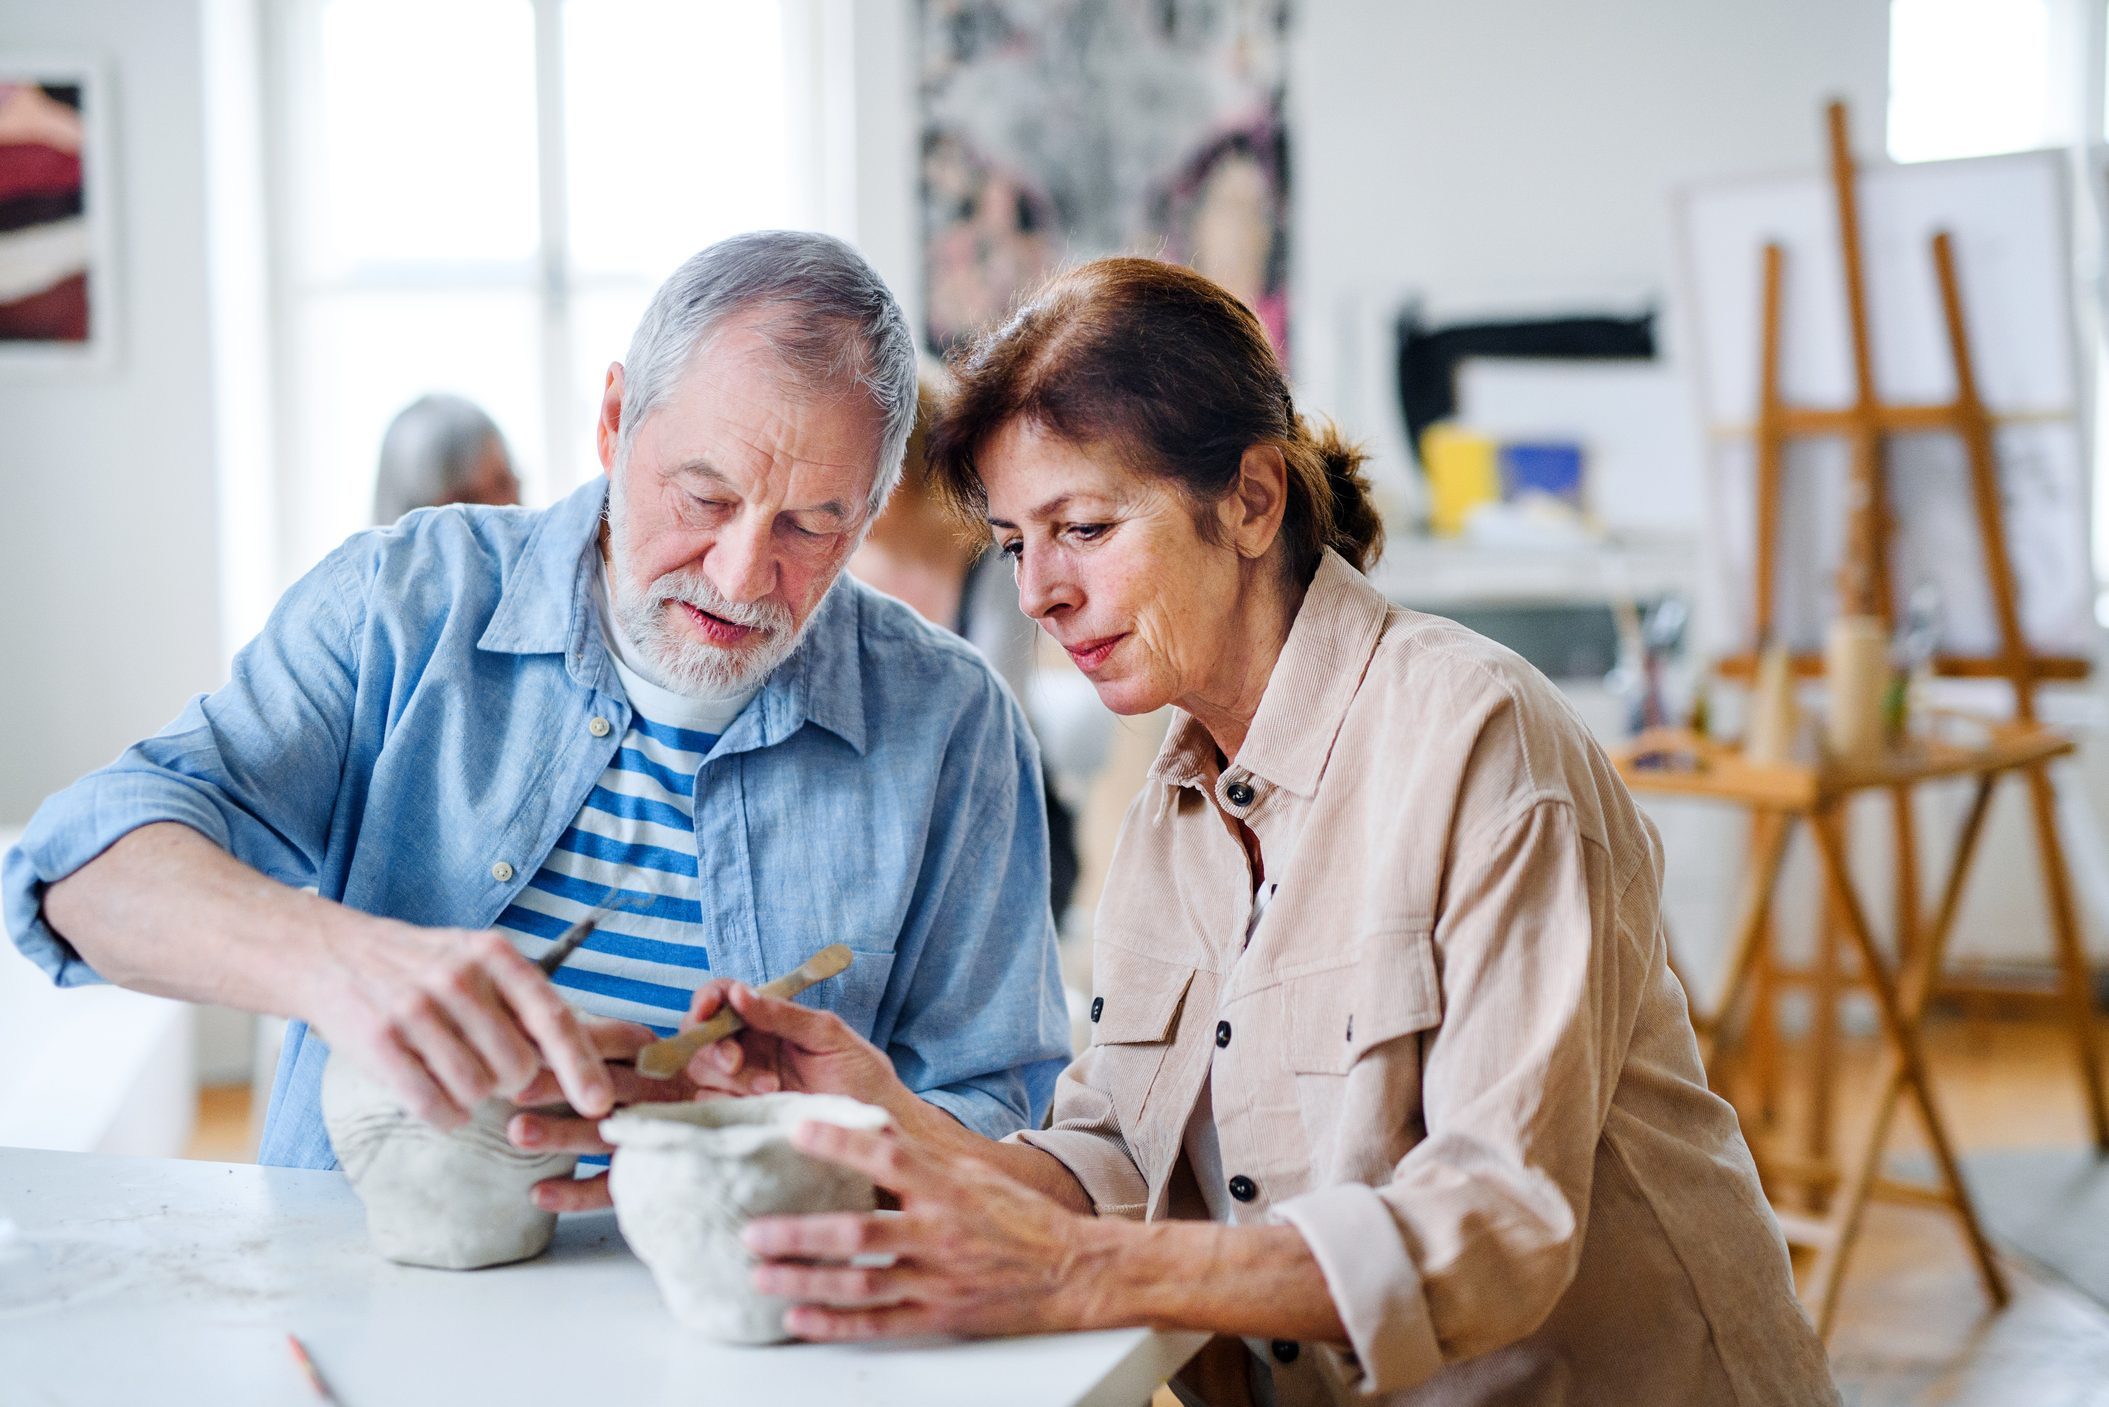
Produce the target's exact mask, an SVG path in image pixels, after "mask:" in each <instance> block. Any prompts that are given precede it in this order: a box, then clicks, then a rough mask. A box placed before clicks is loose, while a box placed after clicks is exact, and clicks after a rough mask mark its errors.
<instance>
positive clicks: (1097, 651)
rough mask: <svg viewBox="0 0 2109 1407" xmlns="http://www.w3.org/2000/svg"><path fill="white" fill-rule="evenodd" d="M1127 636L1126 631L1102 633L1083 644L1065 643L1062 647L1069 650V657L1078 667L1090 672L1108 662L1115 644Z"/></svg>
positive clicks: (1087, 672)
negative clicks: (1113, 633) (1109, 633)
mask: <svg viewBox="0 0 2109 1407" xmlns="http://www.w3.org/2000/svg"><path fill="white" fill-rule="evenodd" d="M1127 638H1128V637H1127V633H1126V632H1125V631H1124V632H1122V633H1121V634H1119V635H1102V636H1100V637H1099V638H1098V639H1096V640H1086V641H1085V642H1084V643H1083V644H1081V645H1064V646H1063V647H1062V648H1063V649H1065V650H1067V651H1069V658H1071V659H1073V660H1075V661H1076V667H1077V668H1078V669H1081V670H1083V671H1084V673H1086V674H1089V673H1091V672H1092V671H1093V670H1095V669H1097V668H1098V667H1099V666H1100V665H1102V664H1104V663H1105V662H1106V657H1107V656H1109V655H1111V654H1112V653H1113V647H1114V646H1116V645H1118V644H1119V643H1120V642H1121V641H1123V640H1125V639H1127Z"/></svg>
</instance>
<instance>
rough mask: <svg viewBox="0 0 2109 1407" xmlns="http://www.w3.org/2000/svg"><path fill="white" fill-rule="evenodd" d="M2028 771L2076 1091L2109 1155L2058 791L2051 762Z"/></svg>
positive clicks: (2108, 1120) (2107, 1114) (2108, 1121)
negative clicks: (2075, 1063) (2082, 1097)
mask: <svg viewBox="0 0 2109 1407" xmlns="http://www.w3.org/2000/svg"><path fill="white" fill-rule="evenodd" d="M2027 771H2028V792H2029V801H2030V803H2031V810H2032V811H2033V813H2034V815H2035V820H2036V851H2037V854H2038V857H2039V858H2040V859H2041V860H2042V862H2043V898H2044V901H2045V903H2047V904H2048V905H2049V906H2050V928H2051V936H2052V937H2053V938H2054V939H2055V940H2056V942H2057V946H2058V965H2059V967H2060V968H2061V969H2062V970H2063V974H2064V983H2063V985H2064V988H2065V1010H2066V1017H2067V1020H2068V1021H2069V1022H2070V1023H2071V1025H2072V1035H2073V1045H2074V1048H2075V1051H2076V1053H2077V1054H2078V1056H2079V1061H2080V1087H2081V1089H2082V1091H2083V1092H2084V1094H2085V1097H2086V1100H2087V1117H2088V1119H2089V1121H2090V1122H2091V1124H2092V1126H2093V1129H2094V1145H2095V1147H2096V1148H2098V1149H2101V1150H2103V1151H2105V1152H2109V1110H2105V1109H2104V1105H2103V1092H2102V1054H2101V1047H2100V1044H2099V1042H2098V1041H2097V1039H2096V1033H2095V1027H2094V992H2093V982H2092V980H2091V979H2090V977H2089V975H2088V972H2087V953H2086V950H2085V949H2084V947H2083V946H2082V945H2081V942H2080V926H2079V921H2078V919H2077V918H2076V917H2075V916H2074V914H2073V907H2072V877H2071V875H2070V874H2069V873H2068V872H2067V870H2066V868H2065V846H2064V843H2063V842H2062V841H2061V840H2060V839H2059V838H2058V801H2057V793H2056V790H2055V789H2054V787H2053V785H2052V783H2051V779H2050V764H2049V763H2047V762H2039V763H2037V764H2036V765H2035V766H2033V767H2030V768H2028V769H2027Z"/></svg>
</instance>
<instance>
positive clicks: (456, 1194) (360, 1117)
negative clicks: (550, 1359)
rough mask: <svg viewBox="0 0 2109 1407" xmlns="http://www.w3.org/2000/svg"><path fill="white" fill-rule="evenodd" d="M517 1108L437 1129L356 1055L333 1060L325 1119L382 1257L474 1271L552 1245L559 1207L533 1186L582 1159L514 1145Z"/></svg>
mask: <svg viewBox="0 0 2109 1407" xmlns="http://www.w3.org/2000/svg"><path fill="white" fill-rule="evenodd" d="M515 1109H516V1106H515V1105H513V1104H511V1103H508V1102H507V1101H505V1100H503V1099H487V1100H485V1101H484V1102H483V1103H481V1104H479V1105H477V1106H476V1109H475V1111H474V1112H473V1113H472V1114H471V1115H470V1117H469V1122H467V1123H466V1124H463V1125H462V1126H461V1127H460V1128H458V1129H454V1130H451V1131H448V1130H444V1129H439V1128H436V1127H434V1126H433V1125H431V1124H428V1123H426V1122H425V1121H424V1120H423V1119H420V1118H418V1117H417V1115H415V1114H413V1113H411V1112H410V1111H409V1110H407V1109H405V1108H404V1107H403V1106H402V1104H401V1103H400V1102H399V1101H398V1100H397V1099H396V1097H395V1095H394V1094H393V1093H392V1092H391V1091H390V1090H389V1089H388V1088H387V1087H386V1086H385V1085H383V1084H381V1082H380V1081H378V1080H376V1079H374V1078H373V1077H372V1076H370V1075H368V1074H367V1073H366V1072H365V1071H363V1070H361V1069H360V1068H359V1067H358V1066H356V1065H354V1064H352V1062H350V1061H349V1060H343V1059H340V1058H338V1057H337V1056H335V1055H332V1056H331V1057H330V1061H329V1064H328V1065H327V1066H325V1067H324V1068H323V1072H322V1120H323V1123H324V1125H325V1126H326V1127H327V1128H328V1129H329V1135H330V1143H331V1145H332V1146H333V1147H334V1148H335V1149H336V1150H337V1162H338V1164H339V1165H340V1166H342V1167H343V1169H344V1174H345V1176H346V1177H348V1178H350V1179H351V1185H352V1188H353V1189H354V1190H355V1191H357V1192H358V1194H359V1200H360V1201H362V1202H364V1203H365V1204H366V1230H367V1232H368V1234H369V1235H371V1236H372V1237H373V1242H374V1246H375V1247H376V1248H377V1249H378V1250H379V1251H380V1252H381V1254H382V1255H384V1256H386V1257H388V1259H390V1260H393V1261H400V1262H402V1263H403V1264H404V1265H429V1266H435V1267H437V1268H439V1269H441V1270H476V1269H479V1268H481V1267H483V1266H486V1265H504V1264H506V1263H507V1262H510V1261H516V1260H526V1259H527V1258H528V1257H529V1256H538V1255H540V1254H541V1253H542V1252H543V1251H544V1250H546V1249H548V1246H549V1238H550V1237H551V1236H552V1235H554V1234H555V1232H556V1226H557V1218H556V1213H555V1212H545V1211H543V1210H542V1209H541V1208H540V1207H537V1206H536V1205H535V1204H534V1201H533V1200H532V1194H531V1191H530V1189H531V1188H533V1187H534V1185H535V1184H536V1183H538V1182H540V1181H542V1180H543V1179H544V1178H550V1177H564V1176H567V1175H569V1174H570V1172H571V1171H572V1170H573V1169H574V1168H576V1167H577V1166H578V1155H577V1154H575V1153H529V1152H526V1151H524V1150H522V1149H519V1148H515V1147H513V1145H512V1144H511V1143H510V1142H508V1141H507V1140H506V1137H505V1125H506V1121H507V1120H509V1119H510V1118H512V1116H513V1114H514V1112H515Z"/></svg>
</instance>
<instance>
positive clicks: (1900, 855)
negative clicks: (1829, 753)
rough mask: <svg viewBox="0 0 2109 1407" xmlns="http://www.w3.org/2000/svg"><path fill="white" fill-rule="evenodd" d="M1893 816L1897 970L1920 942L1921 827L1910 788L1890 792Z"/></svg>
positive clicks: (1905, 963)
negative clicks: (1914, 809)
mask: <svg viewBox="0 0 2109 1407" xmlns="http://www.w3.org/2000/svg"><path fill="white" fill-rule="evenodd" d="M1889 801H1890V816H1891V819H1892V822H1893V827H1894V831H1895V836H1894V839H1895V841H1896V861H1897V863H1896V870H1897V895H1896V904H1897V969H1898V970H1899V971H1903V970H1904V969H1905V968H1906V967H1908V966H1909V965H1910V963H1911V955H1912V953H1913V952H1915V951H1916V950H1917V948H1918V945H1919V940H1920V938H1921V936H1922V935H1921V934H1920V932H1919V827H1918V816H1917V813H1915V812H1914V811H1913V810H1912V809H1911V788H1910V787H1898V788H1896V789H1895V790H1893V791H1892V792H1890V794H1889Z"/></svg>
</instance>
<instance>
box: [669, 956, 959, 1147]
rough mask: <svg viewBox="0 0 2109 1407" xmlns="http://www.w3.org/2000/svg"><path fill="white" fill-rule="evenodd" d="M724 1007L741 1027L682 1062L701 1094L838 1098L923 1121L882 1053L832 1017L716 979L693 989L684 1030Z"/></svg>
mask: <svg viewBox="0 0 2109 1407" xmlns="http://www.w3.org/2000/svg"><path fill="white" fill-rule="evenodd" d="M727 1005H730V1006H731V1007H732V1009H733V1010H734V1011H736V1012H738V1013H739V1015H740V1019H741V1020H743V1021H745V1022H746V1023H747V1029H745V1030H744V1031H739V1032H737V1033H735V1034H733V1035H730V1036H727V1037H726V1038H725V1039H724V1040H722V1041H719V1042H717V1043H716V1044H714V1045H707V1046H705V1047H703V1049H701V1050H699V1051H697V1052H696V1053H695V1054H694V1055H692V1056H690V1057H689V1061H688V1069H687V1071H686V1073H687V1075H688V1078H689V1079H690V1080H692V1081H693V1082H694V1083H695V1085H696V1087H697V1088H698V1089H700V1090H703V1091H704V1092H705V1093H706V1094H774V1093H776V1092H777V1091H778V1090H795V1091H798V1092H801V1093H806V1094H844V1095H848V1096H849V1097H850V1098H852V1099H861V1100H863V1101H864V1102H865V1103H866V1104H876V1105H878V1106H879V1107H880V1108H882V1109H884V1110H886V1111H887V1112H888V1113H889V1114H892V1115H893V1117H894V1120H895V1122H896V1123H899V1124H901V1125H902V1126H903V1127H921V1125H922V1124H923V1123H924V1122H925V1115H926V1114H927V1113H928V1112H930V1106H928V1105H926V1104H925V1103H923V1101H922V1100H921V1099H919V1098H917V1097H916V1095H915V1094H914V1092H912V1091H911V1090H910V1089H909V1088H908V1086H906V1085H904V1084H902V1083H901V1079H900V1076H898V1075H896V1074H895V1073H894V1072H893V1062H892V1061H891V1060H888V1059H887V1058H886V1053H885V1052H884V1051H882V1050H880V1049H879V1048H878V1047H877V1046H875V1045H873V1044H872V1043H871V1042H870V1041H867V1040H865V1039H864V1038H863V1037H862V1036H860V1035H858V1034H857V1033H856V1032H855V1031H853V1030H851V1029H850V1028H849V1026H848V1024H847V1023H845V1022H844V1021H843V1019H842V1018H841V1017H839V1016H837V1015H835V1013H834V1012H832V1011H816V1010H814V1009H813V1008H812V1007H806V1006H800V1005H799V1004H798V1003H796V1002H791V1001H783V1000H781V999H779V998H776V997H765V996H763V995H762V994H761V993H759V992H757V991H755V990H754V989H753V988H752V987H749V986H747V985H746V984H745V983H743V982H734V981H731V980H729V979H727V978H723V977H719V978H714V979H712V980H711V981H709V982H706V983H704V984H703V985H702V986H701V987H698V988H697V989H696V995H695V1000H694V1001H692V1002H691V1003H690V1004H689V1008H688V1020H687V1022H686V1023H685V1024H686V1025H689V1026H695V1025H699V1024H701V1023H702V1022H704V1021H708V1020H709V1019H710V1018H711V1017H713V1016H715V1015H717V1014H718V1012H719V1010H720V1009H721V1008H723V1007H725V1006H727ZM947 1122H949V1120H948V1121H947Z"/></svg>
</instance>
